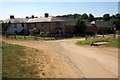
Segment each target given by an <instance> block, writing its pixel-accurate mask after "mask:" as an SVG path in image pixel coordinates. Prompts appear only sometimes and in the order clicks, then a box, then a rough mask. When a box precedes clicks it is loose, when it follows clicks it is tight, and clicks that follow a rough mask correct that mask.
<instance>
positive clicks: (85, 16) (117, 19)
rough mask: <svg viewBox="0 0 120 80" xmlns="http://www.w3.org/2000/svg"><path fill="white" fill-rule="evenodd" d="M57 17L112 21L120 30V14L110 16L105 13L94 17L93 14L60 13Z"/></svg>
mask: <svg viewBox="0 0 120 80" xmlns="http://www.w3.org/2000/svg"><path fill="white" fill-rule="evenodd" d="M56 17H63V18H73V19H81V20H77V21H89V22H92V21H99V22H103V21H104V22H111V23H113V24H114V25H115V26H116V30H120V14H119V13H118V14H115V15H112V16H110V14H104V15H103V16H102V17H94V15H93V14H89V15H88V14H86V13H84V14H77V13H75V14H67V15H61V16H60V15H59V16H56Z"/></svg>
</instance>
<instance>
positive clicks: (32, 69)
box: [2, 42, 38, 78]
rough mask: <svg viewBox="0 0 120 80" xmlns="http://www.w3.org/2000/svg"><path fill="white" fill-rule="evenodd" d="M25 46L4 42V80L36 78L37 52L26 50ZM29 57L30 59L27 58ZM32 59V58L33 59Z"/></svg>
mask: <svg viewBox="0 0 120 80" xmlns="http://www.w3.org/2000/svg"><path fill="white" fill-rule="evenodd" d="M26 49H27V48H26V47H24V46H19V45H13V44H8V43H5V42H3V49H2V59H3V60H2V62H3V63H2V70H3V71H2V77H3V78H34V77H35V75H36V74H37V72H38V71H37V70H36V69H37V67H36V64H34V63H31V62H35V61H34V60H33V59H35V57H34V56H35V54H36V53H35V51H34V50H27V53H26V51H25V50H26ZM27 56H29V57H30V58H27ZM31 57H32V58H31Z"/></svg>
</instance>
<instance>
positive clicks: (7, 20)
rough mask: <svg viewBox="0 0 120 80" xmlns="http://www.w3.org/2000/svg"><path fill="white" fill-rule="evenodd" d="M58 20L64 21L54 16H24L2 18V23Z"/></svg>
mask: <svg viewBox="0 0 120 80" xmlns="http://www.w3.org/2000/svg"><path fill="white" fill-rule="evenodd" d="M57 21H58V22H60V21H64V20H61V19H58V18H55V17H47V18H46V17H40V18H34V19H26V18H15V19H6V20H4V23H8V22H11V23H33V22H57Z"/></svg>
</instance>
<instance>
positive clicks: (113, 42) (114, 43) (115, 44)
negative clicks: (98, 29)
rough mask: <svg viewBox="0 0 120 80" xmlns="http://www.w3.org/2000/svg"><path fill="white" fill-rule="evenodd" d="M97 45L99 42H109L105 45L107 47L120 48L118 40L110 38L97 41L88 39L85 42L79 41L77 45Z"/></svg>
mask: <svg viewBox="0 0 120 80" xmlns="http://www.w3.org/2000/svg"><path fill="white" fill-rule="evenodd" d="M92 42H93V43H97V42H108V43H106V44H104V45H105V46H106V47H116V48H120V45H119V41H118V38H116V39H113V38H110V37H104V38H103V37H102V38H95V39H88V40H84V41H78V42H77V43H76V44H77V45H91V43H92Z"/></svg>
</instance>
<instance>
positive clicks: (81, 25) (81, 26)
mask: <svg viewBox="0 0 120 80" xmlns="http://www.w3.org/2000/svg"><path fill="white" fill-rule="evenodd" d="M75 28H76V33H78V34H84V33H85V30H86V28H87V26H86V24H85V21H84V20H83V19H82V17H78V18H77V20H76V26H75Z"/></svg>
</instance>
